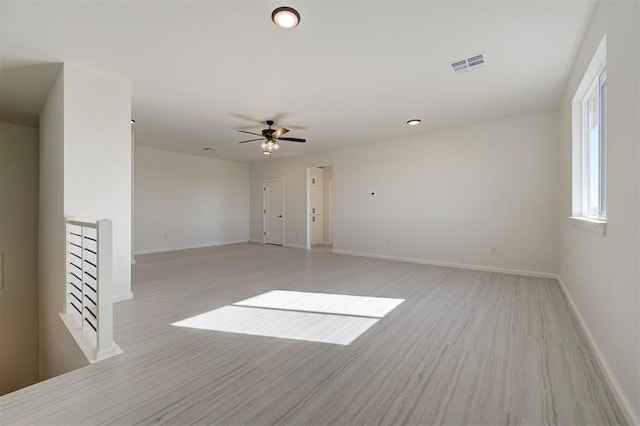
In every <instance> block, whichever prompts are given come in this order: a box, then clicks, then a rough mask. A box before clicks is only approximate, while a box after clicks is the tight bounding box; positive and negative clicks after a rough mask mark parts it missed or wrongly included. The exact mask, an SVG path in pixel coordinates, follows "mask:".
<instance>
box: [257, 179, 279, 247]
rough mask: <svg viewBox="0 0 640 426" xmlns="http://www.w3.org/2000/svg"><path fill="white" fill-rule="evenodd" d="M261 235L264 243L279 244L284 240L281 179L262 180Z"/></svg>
mask: <svg viewBox="0 0 640 426" xmlns="http://www.w3.org/2000/svg"><path fill="white" fill-rule="evenodd" d="M262 188H263V191H262V193H263V201H262V204H263V217H264V219H263V228H262V229H263V236H264V242H265V244H274V245H278V246H281V245H282V242H283V241H284V183H283V180H282V179H269V180H265V181H264V182H263V187H262Z"/></svg>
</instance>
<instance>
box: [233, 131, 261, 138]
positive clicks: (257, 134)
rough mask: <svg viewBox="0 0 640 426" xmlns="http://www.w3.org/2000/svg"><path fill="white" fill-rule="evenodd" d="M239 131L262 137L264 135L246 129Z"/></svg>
mask: <svg viewBox="0 0 640 426" xmlns="http://www.w3.org/2000/svg"><path fill="white" fill-rule="evenodd" d="M238 131H239V132H241V133H248V134H250V135H255V136H261V137H262V135H261V134H260V133H254V132H247V131H246V130H238Z"/></svg>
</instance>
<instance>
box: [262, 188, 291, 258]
mask: <svg viewBox="0 0 640 426" xmlns="http://www.w3.org/2000/svg"><path fill="white" fill-rule="evenodd" d="M272 182H280V188H281V191H282V197H281V199H282V246H283V247H284V220H285V218H286V215H285V213H284V179H283V178H273V179H265V180H263V181H262V244H266V243H267V183H272Z"/></svg>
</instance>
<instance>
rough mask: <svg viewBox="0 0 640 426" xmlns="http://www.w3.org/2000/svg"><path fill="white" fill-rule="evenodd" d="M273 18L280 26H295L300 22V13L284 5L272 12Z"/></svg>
mask: <svg viewBox="0 0 640 426" xmlns="http://www.w3.org/2000/svg"><path fill="white" fill-rule="evenodd" d="M271 20H272V21H273V23H274V24H276V25H277V26H279V27H280V28H294V27H296V26H297V25H298V24H299V23H300V14H299V13H298V11H297V10H295V9H294V8H292V7H287V6H282V7H279V8H277V9H274V11H273V12H271Z"/></svg>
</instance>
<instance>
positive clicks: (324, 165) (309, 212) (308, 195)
mask: <svg viewBox="0 0 640 426" xmlns="http://www.w3.org/2000/svg"><path fill="white" fill-rule="evenodd" d="M325 167H333V164H323V165H319V166H309V167H307V185H306V188H305V191H307V217H306V218H305V222H306V224H307V244H306V246H307V250H311V169H318V168H320V169H324V168H325ZM323 179H324V178H323ZM332 179H333V178H332ZM323 185H324V182H323ZM322 196H323V197H324V187H323V189H322ZM324 201H326V200H323V205H324ZM331 207H332V208H333V200H332V201H331ZM322 213H323V216H324V212H322ZM332 214H333V212H332ZM323 220H324V219H323ZM332 221H333V217H332ZM331 227H332V228H333V223H332V224H331ZM331 239H332V240H333V229H332V230H331ZM323 240H324V237H323Z"/></svg>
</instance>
